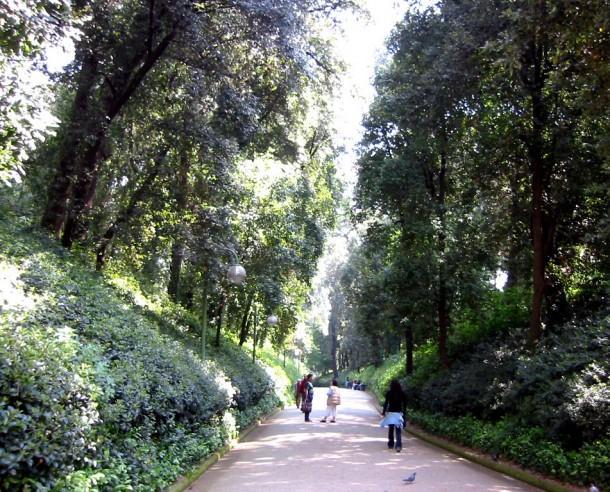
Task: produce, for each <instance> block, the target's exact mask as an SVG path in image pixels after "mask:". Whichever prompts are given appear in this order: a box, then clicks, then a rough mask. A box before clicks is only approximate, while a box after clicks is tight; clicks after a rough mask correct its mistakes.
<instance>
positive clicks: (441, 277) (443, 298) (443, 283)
mask: <svg viewBox="0 0 610 492" xmlns="http://www.w3.org/2000/svg"><path fill="white" fill-rule="evenodd" d="M446 171H447V156H446V154H445V152H444V150H443V152H442V153H441V167H440V170H439V174H438V209H437V210H438V212H437V213H438V219H439V224H440V228H439V232H438V240H437V244H438V255H439V265H438V299H437V314H438V355H439V358H440V361H441V364H442V365H443V367H446V368H447V367H449V357H448V355H447V332H448V327H449V310H448V308H447V278H446V277H447V272H446V268H445V249H446V244H445V237H446V221H445V187H446V183H445V175H446Z"/></svg>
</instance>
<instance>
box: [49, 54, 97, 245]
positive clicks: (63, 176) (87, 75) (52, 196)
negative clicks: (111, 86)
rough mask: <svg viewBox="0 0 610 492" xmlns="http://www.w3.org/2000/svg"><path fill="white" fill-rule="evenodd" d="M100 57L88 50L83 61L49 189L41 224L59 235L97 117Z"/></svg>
mask: <svg viewBox="0 0 610 492" xmlns="http://www.w3.org/2000/svg"><path fill="white" fill-rule="evenodd" d="M98 64H99V60H98V58H97V55H96V54H95V53H94V52H88V53H87V54H86V55H85V56H84V57H83V61H82V64H81V69H80V72H79V74H78V77H77V83H76V86H77V89H76V94H75V96H74V103H73V105H72V112H71V114H70V119H69V121H68V124H67V125H66V128H65V130H64V133H63V135H62V138H61V144H60V148H59V151H58V159H57V169H56V172H55V176H54V177H53V179H52V180H51V183H50V185H49V189H48V192H47V204H46V207H45V210H44V212H43V215H42V219H41V221H40V225H41V226H42V227H44V228H46V229H48V230H49V231H51V232H52V233H53V234H55V235H56V236H57V237H59V236H60V235H61V230H62V228H63V225H64V221H65V220H66V211H67V204H68V199H69V198H70V193H71V187H72V181H73V180H74V177H75V175H76V162H77V159H78V153H79V151H82V148H81V147H82V142H83V141H85V139H86V138H87V137H88V134H89V130H90V129H91V128H92V127H93V125H92V123H91V119H92V118H94V116H92V115H93V111H92V110H91V97H92V95H91V93H92V91H93V88H94V87H95V84H96V82H97V78H98Z"/></svg>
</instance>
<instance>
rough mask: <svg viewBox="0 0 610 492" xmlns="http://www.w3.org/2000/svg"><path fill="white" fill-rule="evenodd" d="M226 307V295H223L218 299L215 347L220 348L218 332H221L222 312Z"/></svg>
mask: <svg viewBox="0 0 610 492" xmlns="http://www.w3.org/2000/svg"><path fill="white" fill-rule="evenodd" d="M226 305H227V295H226V294H224V293H223V294H222V296H221V299H220V306H218V317H217V319H218V324H217V325H216V342H215V343H214V345H215V346H216V347H220V332H221V331H222V322H223V320H224V312H225V307H226Z"/></svg>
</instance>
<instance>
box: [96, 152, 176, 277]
mask: <svg viewBox="0 0 610 492" xmlns="http://www.w3.org/2000/svg"><path fill="white" fill-rule="evenodd" d="M166 155H167V150H165V151H163V152H162V153H161V154H160V155H159V156H158V158H157V159H156V162H155V166H154V168H153V169H152V171H151V172H150V173H149V174H148V175H147V176H146V178H145V179H144V181H143V182H142V184H141V185H140V186H139V187H138V188H137V189H136V191H135V192H134V193H133V195H132V196H131V199H130V200H129V203H128V205H127V206H126V207H125V208H124V209H123V210H121V211H120V212H119V214H118V215H117V217H116V219H115V220H114V222H113V223H112V224H111V225H110V227H108V229H107V230H106V232H105V234H104V235H103V236H102V239H101V241H100V243H99V244H98V247H97V249H96V260H95V269H96V270H97V271H100V270H102V269H103V268H104V265H105V264H106V254H107V252H108V247H109V246H110V244H111V242H112V240H113V239H114V237H115V236H116V235H117V233H119V232H120V231H121V230H122V229H123V228H124V227H125V225H126V224H128V223H129V221H130V220H131V219H132V218H133V216H134V214H135V212H136V209H137V206H138V204H139V203H140V202H141V201H142V200H143V199H144V198H145V197H146V195H147V194H148V192H149V191H150V188H151V185H152V184H153V182H154V180H155V179H156V178H157V176H158V175H159V170H160V168H161V164H162V163H163V162H164V160H165V156H166Z"/></svg>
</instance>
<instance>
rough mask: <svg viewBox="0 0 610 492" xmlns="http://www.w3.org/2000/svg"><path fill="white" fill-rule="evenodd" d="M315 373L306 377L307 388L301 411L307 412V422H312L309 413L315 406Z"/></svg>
mask: <svg viewBox="0 0 610 492" xmlns="http://www.w3.org/2000/svg"><path fill="white" fill-rule="evenodd" d="M312 380H313V374H308V375H307V377H306V381H307V383H306V386H305V388H306V390H305V393H304V396H303V401H302V402H301V412H303V413H304V414H305V422H311V420H310V418H309V414H310V413H311V409H312V407H313V383H312Z"/></svg>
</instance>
